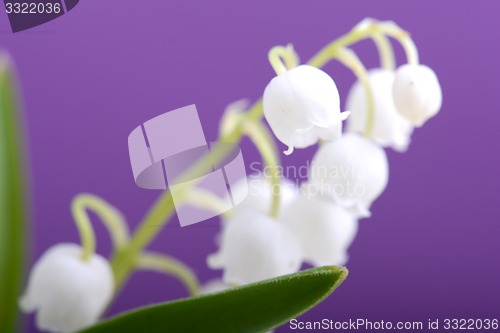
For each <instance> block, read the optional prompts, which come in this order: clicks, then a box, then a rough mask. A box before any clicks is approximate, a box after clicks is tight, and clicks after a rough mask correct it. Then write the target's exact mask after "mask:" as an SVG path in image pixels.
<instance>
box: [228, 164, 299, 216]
mask: <svg viewBox="0 0 500 333" xmlns="http://www.w3.org/2000/svg"><path fill="white" fill-rule="evenodd" d="M247 189H248V192H247V191H246V190H247ZM231 191H232V194H233V196H235V197H240V196H241V195H240V194H244V193H247V196H246V198H245V199H244V200H243V201H242V202H241V203H239V204H238V205H237V206H236V207H234V208H233V210H232V211H233V213H234V214H238V213H241V212H243V211H246V210H253V211H257V212H260V213H262V214H268V213H269V212H270V211H271V204H272V196H273V195H274V194H279V195H280V213H281V212H283V211H284V210H286V209H287V207H288V205H289V204H290V203H291V202H293V201H294V200H295V198H296V197H297V195H298V187H297V185H296V184H295V183H293V182H292V181H291V180H289V179H287V178H281V184H280V186H274V185H273V184H271V182H270V177H268V176H266V173H265V172H264V171H259V173H256V174H251V175H248V176H247V178H245V179H241V180H239V181H238V182H237V183H236V184H235V185H234V186H233V187H232V188H231Z"/></svg>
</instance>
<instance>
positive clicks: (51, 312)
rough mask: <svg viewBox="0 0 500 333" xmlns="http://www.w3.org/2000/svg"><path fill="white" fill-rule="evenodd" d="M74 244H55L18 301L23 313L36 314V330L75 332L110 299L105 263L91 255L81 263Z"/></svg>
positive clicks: (108, 269) (110, 283)
mask: <svg viewBox="0 0 500 333" xmlns="http://www.w3.org/2000/svg"><path fill="white" fill-rule="evenodd" d="M82 251H83V249H82V248H81V247H80V246H79V245H76V244H57V245H55V246H53V247H52V248H50V249H49V250H48V251H47V252H45V253H44V254H43V256H42V257H41V258H40V260H39V261H38V262H37V263H36V264H35V266H34V267H33V271H32V273H31V276H30V279H29V283H28V288H27V290H26V292H25V294H24V295H23V296H22V297H21V300H20V302H19V304H20V307H21V309H22V310H23V311H25V312H34V311H37V317H36V323H37V326H38V328H39V329H41V330H47V331H51V332H62V333H64V332H75V331H78V330H81V329H83V328H85V327H87V326H90V325H92V324H95V323H96V322H97V320H98V319H99V317H100V316H101V314H102V312H103V311H104V310H105V308H106V306H107V305H108V304H109V302H110V301H111V298H112V296H113V289H114V283H113V273H112V271H111V267H110V265H109V263H108V261H107V260H106V259H105V258H104V257H102V256H100V255H98V254H95V253H93V254H91V255H90V256H89V257H88V258H86V259H85V260H84V259H83V258H82V257H81V253H82Z"/></svg>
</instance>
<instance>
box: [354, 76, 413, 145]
mask: <svg viewBox="0 0 500 333" xmlns="http://www.w3.org/2000/svg"><path fill="white" fill-rule="evenodd" d="M394 76H395V74H394V72H392V71H388V70H383V69H374V70H370V71H369V72H368V80H369V82H370V87H371V89H372V91H373V99H374V111H375V119H374V122H373V132H372V139H373V140H374V141H375V142H377V143H378V144H380V145H382V146H383V147H391V148H393V149H394V150H396V151H405V150H406V149H407V148H408V145H409V143H410V137H411V134H412V132H413V126H412V124H411V123H410V122H409V121H408V120H407V119H406V118H404V117H403V116H401V115H400V114H399V113H398V111H397V110H396V106H395V105H394V99H393V97H392V84H393V82H394ZM346 109H347V110H349V111H351V115H350V116H349V122H348V124H347V131H349V132H356V133H364V131H365V128H366V120H367V114H368V108H367V96H366V93H365V90H364V88H363V85H362V84H361V82H359V81H357V82H356V83H355V84H354V85H353V86H352V88H351V90H350V91H349V94H348V96H347V102H346Z"/></svg>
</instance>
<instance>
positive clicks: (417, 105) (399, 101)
mask: <svg viewBox="0 0 500 333" xmlns="http://www.w3.org/2000/svg"><path fill="white" fill-rule="evenodd" d="M392 92H393V95H394V103H395V105H396V109H397V110H398V112H399V113H400V114H401V115H402V116H403V117H405V118H406V119H408V120H409V121H410V122H411V123H412V124H413V125H415V126H417V127H420V126H422V125H423V124H424V123H425V122H426V121H427V120H428V119H429V118H431V117H433V116H435V115H436V114H437V113H438V112H439V109H440V108H441V104H442V101H443V95H442V92H441V85H440V84H439V81H438V78H437V76H436V73H434V71H433V70H432V69H431V68H429V67H427V66H425V65H403V66H401V67H399V68H398V70H397V71H396V77H395V79H394V84H393V88H392Z"/></svg>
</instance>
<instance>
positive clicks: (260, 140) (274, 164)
mask: <svg viewBox="0 0 500 333" xmlns="http://www.w3.org/2000/svg"><path fill="white" fill-rule="evenodd" d="M243 131H244V133H245V134H246V135H248V136H249V137H250V139H251V140H252V142H253V143H254V144H255V146H256V147H257V150H258V151H259V153H260V155H261V156H262V159H263V160H264V163H265V164H266V167H268V168H269V169H271V179H270V182H271V188H272V191H271V192H272V194H273V196H272V203H271V211H270V212H269V215H270V216H271V217H275V218H276V217H278V214H279V209H280V192H281V190H280V182H281V177H280V174H279V169H278V166H279V165H280V157H279V156H280V155H279V153H278V148H277V147H276V143H275V142H274V140H273V139H272V137H271V134H270V133H269V131H268V129H267V128H266V127H264V125H263V124H262V123H261V122H260V121H251V120H250V121H244V122H243Z"/></svg>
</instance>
